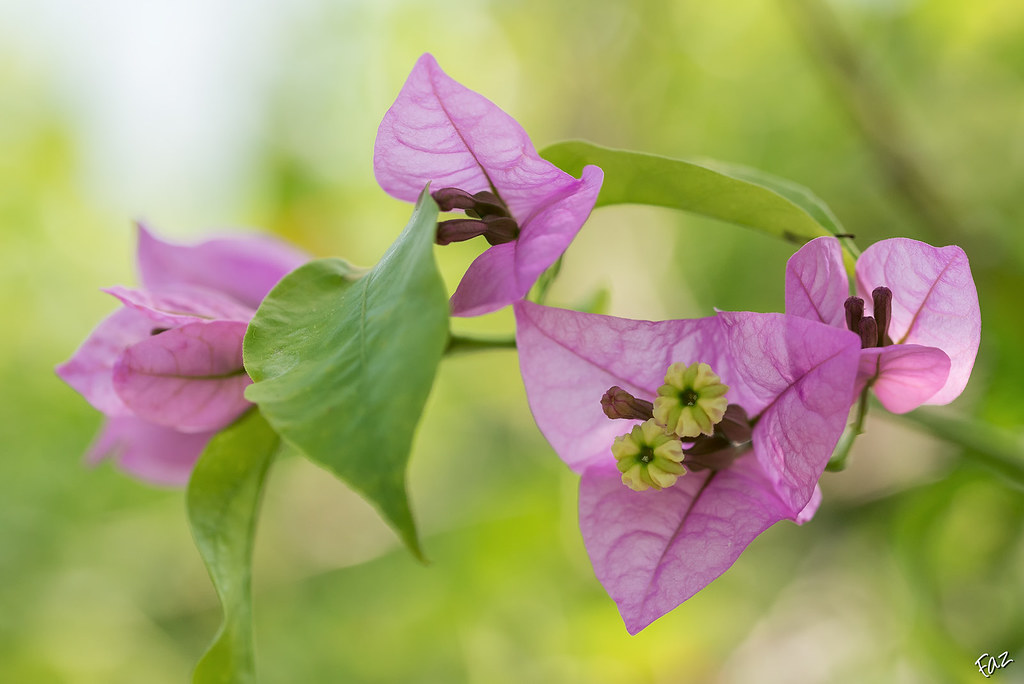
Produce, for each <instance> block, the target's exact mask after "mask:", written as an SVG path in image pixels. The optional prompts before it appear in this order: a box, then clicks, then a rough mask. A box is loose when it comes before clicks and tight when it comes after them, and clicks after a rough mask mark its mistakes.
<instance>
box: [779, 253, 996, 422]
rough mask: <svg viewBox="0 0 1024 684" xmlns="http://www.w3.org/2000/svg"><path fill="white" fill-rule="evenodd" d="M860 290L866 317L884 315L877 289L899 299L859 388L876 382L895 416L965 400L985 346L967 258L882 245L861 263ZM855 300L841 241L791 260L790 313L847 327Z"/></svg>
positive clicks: (865, 354)
mask: <svg viewBox="0 0 1024 684" xmlns="http://www.w3.org/2000/svg"><path fill="white" fill-rule="evenodd" d="M856 286H857V293H856V294H857V296H858V297H860V298H861V299H862V300H863V302H864V307H865V310H864V315H865V316H871V315H873V314H876V313H877V312H875V311H873V305H872V293H873V291H874V290H875V288H878V287H887V288H889V290H891V292H892V305H891V307H892V308H891V321H890V322H889V325H888V337H889V339H890V340H891V342H892V343H891V344H885V345H882V346H876V347H868V348H866V349H864V350H863V351H862V352H861V354H862V359H861V372H860V374H859V377H858V388H857V389H858V390H859V389H862V388H863V387H864V386H865V385H866V384H867V383H868V382H871V383H873V384H872V387H873V389H874V390H875V394H876V395H877V396H878V399H879V400H880V401H881V402H882V404H883V405H884V406H885V407H886V408H887V409H888V410H890V411H892V412H893V413H905V412H906V411H910V410H912V409H914V408H917V407H918V406H920V405H922V404H948V403H949V402H951V401H952V400H953V399H955V398H956V397H958V396H960V393H961V392H963V389H964V387H965V386H966V385H967V380H968V379H969V378H970V375H971V370H972V368H973V367H974V360H975V357H976V356H977V353H978V345H979V344H980V341H981V310H980V308H979V306H978V291H977V289H976V287H975V285H974V279H973V277H972V276H971V268H970V264H969V263H968V261H967V255H966V254H964V251H963V250H962V249H960V248H959V247H956V246H954V245H950V246H948V247H932V246H931V245H928V244H925V243H923V242H918V241H917V240H910V239H907V238H893V239H890V240H882V241H881V242H876V243H875V244H873V245H871V246H870V247H868V248H867V249H866V250H864V253H863V254H862V255H861V257H860V258H859V259H858V260H857V265H856ZM848 295H849V284H848V282H847V278H846V273H845V271H844V270H843V264H842V254H841V248H840V246H839V241H838V240H837V239H836V238H832V237H821V238H816V239H814V240H811V241H810V242H809V243H807V244H806V245H804V246H803V247H801V248H800V250H799V251H797V252H796V254H794V255H793V256H792V257H791V258H790V260H789V263H788V264H787V266H786V313H788V314H793V315H797V316H801V317H804V318H809V319H811V320H816V321H822V322H824V323H827V324H829V325H833V326H838V327H846V321H845V317H844V301H845V300H846V298H847V296H848Z"/></svg>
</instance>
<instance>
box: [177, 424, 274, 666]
mask: <svg viewBox="0 0 1024 684" xmlns="http://www.w3.org/2000/svg"><path fill="white" fill-rule="evenodd" d="M278 444H279V440H278V437H277V435H276V434H275V433H274V431H273V430H272V429H271V428H270V426H269V425H268V424H267V421H265V420H264V419H263V417H262V416H261V415H260V414H259V411H256V410H251V411H249V412H248V413H246V414H245V415H243V416H242V417H241V418H239V419H238V420H237V421H235V423H233V424H232V425H231V426H229V427H228V428H227V429H225V430H224V431H222V432H221V433H219V434H217V435H216V436H214V438H213V439H211V440H210V443H209V444H208V445H207V447H206V449H205V450H204V451H203V454H202V456H200V458H199V462H198V463H196V467H195V469H194V470H193V471H192V478H191V479H190V480H189V484H188V494H187V506H188V519H189V524H190V525H191V527H192V537H193V538H194V539H195V543H196V547H197V548H198V549H199V555H200V556H202V558H203V562H204V563H205V564H206V569H207V570H208V571H209V573H210V578H211V579H212V580H213V586H214V588H215V589H216V590H217V596H219V597H220V602H221V605H222V606H223V608H224V622H223V624H222V625H221V628H220V631H218V632H217V636H216V638H215V639H214V641H213V644H212V645H211V646H210V648H209V649H208V650H207V651H206V653H205V654H204V655H203V657H202V659H201V660H200V661H199V664H198V665H197V666H196V669H195V672H194V673H193V675H192V681H193V682H194V684H222V683H223V684H227V683H229V682H230V683H232V684H237V683H240V682H254V681H256V674H255V666H254V662H253V640H252V589H251V577H252V547H253V537H254V535H255V530H256V516H257V512H258V510H259V504H260V499H261V494H262V492H263V482H264V480H265V479H266V474H267V469H268V468H269V467H270V463H271V461H272V460H273V456H274V452H275V451H277V446H278Z"/></svg>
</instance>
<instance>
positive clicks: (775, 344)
mask: <svg viewBox="0 0 1024 684" xmlns="http://www.w3.org/2000/svg"><path fill="white" fill-rule="evenodd" d="M373 163H374V172H375V175H376V178H377V180H378V182H379V183H380V185H381V187H382V188H383V189H384V190H385V191H386V192H388V193H389V194H390V195H392V196H394V197H396V198H398V199H401V200H405V201H415V200H416V199H417V198H418V197H419V196H420V195H421V193H423V192H424V187H428V188H429V189H430V191H431V196H432V198H433V200H434V201H435V202H436V203H437V205H438V208H439V209H440V210H441V211H443V212H450V213H451V214H452V215H453V216H452V217H449V218H445V219H444V220H442V221H440V222H439V223H438V224H437V227H436V234H435V242H436V243H437V244H439V245H447V244H450V243H452V242H458V241H464V240H471V239H473V238H477V237H482V238H484V240H485V241H486V242H487V243H488V247H487V248H486V249H485V250H484V251H483V253H482V254H480V256H479V257H478V258H477V259H476V260H475V261H474V262H473V263H472V264H471V265H470V267H469V268H468V270H467V271H466V273H465V275H464V277H463V278H462V281H461V282H460V283H459V285H458V287H457V289H456V290H455V292H454V294H453V295H452V297H451V301H450V307H451V313H452V314H453V315H455V316H476V315H480V314H486V313H489V312H493V311H496V310H498V309H500V308H502V307H505V306H507V305H512V306H513V308H514V314H515V320H516V345H517V347H518V350H519V361H520V368H521V372H522V378H523V383H524V385H525V388H526V393H527V398H528V401H529V404H530V409H531V411H532V412H533V415H534V418H535V419H536V422H537V425H538V426H539V428H540V430H541V432H542V433H543V434H544V436H545V437H546V438H547V440H548V441H549V443H550V444H551V446H552V447H553V448H554V450H555V452H557V454H558V455H559V457H561V459H562V460H563V461H564V462H565V463H566V465H568V467H570V468H571V469H572V470H574V471H575V472H577V473H579V475H580V480H581V481H580V494H579V520H580V528H581V531H582V535H583V539H584V542H585V544H586V548H587V552H588V554H589V556H590V559H591V562H592V564H593V567H594V571H595V573H596V575H597V578H598V579H599V581H600V582H601V583H602V585H603V586H604V588H605V589H606V590H607V592H608V594H609V595H610V596H611V597H612V599H613V600H614V601H615V602H616V604H617V605H618V608H619V611H620V613H621V615H622V617H623V620H624V621H625V624H626V628H627V629H628V630H629V631H630V632H631V633H636V632H638V631H640V630H641V629H643V628H645V627H646V626H647V625H649V624H650V623H652V622H653V621H654V620H656V619H658V618H659V617H660V616H662V615H664V614H665V613H667V612H668V611H670V610H672V609H673V608H675V607H676V606H678V605H679V604H680V603H682V602H683V601H685V600H687V599H688V598H689V597H691V596H693V595H694V594H695V593H696V592H697V591H699V590H701V589H702V588H703V587H704V586H706V585H707V584H708V583H709V582H711V581H712V580H714V579H715V578H716V577H718V576H719V575H721V574H722V573H723V572H725V571H726V570H727V569H728V568H729V567H730V566H731V565H732V564H733V563H734V562H735V561H736V559H737V558H738V557H739V555H740V554H741V553H742V551H743V550H744V549H745V548H746V547H747V545H748V544H749V543H750V542H751V541H752V540H753V539H754V538H756V537H757V536H758V535H759V534H761V533H762V532H763V531H765V530H766V529H768V528H769V527H770V526H772V525H774V524H775V523H776V522H779V521H781V520H792V521H794V522H796V523H797V524H803V523H804V522H806V521H808V520H809V519H811V517H812V516H813V515H814V513H815V511H816V510H817V508H818V506H819V504H820V502H821V492H820V489H819V488H818V480H819V478H820V477H821V475H822V473H823V471H824V470H825V467H826V465H827V464H828V463H829V460H830V458H831V457H832V455H833V451H834V449H835V447H836V445H837V443H838V442H839V439H840V436H841V435H842V433H843V431H844V429H845V428H846V427H847V420H848V417H849V413H850V409H851V406H853V405H854V404H855V402H856V401H857V398H858V397H862V398H866V396H867V394H866V393H867V392H868V391H869V390H870V391H874V392H875V394H876V395H877V397H878V399H879V400H880V401H881V403H882V404H883V405H884V406H885V407H886V408H887V409H888V410H890V411H892V412H896V413H902V412H906V411H910V410H912V409H914V408H916V407H918V406H920V405H922V404H946V403H949V402H950V401H952V400H953V399H955V398H956V397H957V396H959V395H960V393H961V392H962V391H963V390H964V387H965V386H966V384H967V381H968V379H969V377H970V374H971V370H972V368H973V365H974V360H975V356H976V355H977V351H978V346H979V340H980V325H981V317H980V310H979V306H978V297H977V292H976V290H975V287H974V281H973V278H972V276H971V271H970V267H969V265H968V262H967V257H966V255H965V254H964V252H963V250H961V249H960V248H958V247H954V246H950V247H942V248H936V247H932V246H930V245H927V244H924V243H921V242H917V241H914V240H908V239H891V240H883V241H881V242H878V243H876V244H874V245H872V246H871V247H869V248H868V249H867V250H866V251H865V252H864V254H863V255H862V256H861V257H860V259H859V260H858V261H857V263H856V266H855V275H856V277H855V292H856V294H854V295H852V296H851V294H850V283H849V281H848V279H847V275H846V272H845V270H844V264H843V259H842V254H841V250H840V244H839V241H838V240H837V239H835V238H831V237H823V238H818V239H815V240H812V241H810V242H809V243H807V244H806V245H804V246H803V247H802V248H801V249H800V250H799V251H797V252H796V253H795V254H794V255H793V257H792V258H791V259H790V260H789V262H788V264H787V267H786V276H785V296H786V312H785V313H749V312H718V313H717V314H716V315H714V316H710V317H706V318H697V319H689V320H669V321H658V322H651V321H637V320H629V319H625V318H616V317H611V316H603V315H597V314H589V313H580V312H576V311H569V310H563V309H556V308H550V307H545V306H541V305H539V304H535V303H531V302H529V301H527V300H526V297H527V295H528V293H529V292H530V290H531V288H532V287H533V285H534V283H535V282H536V281H537V279H538V277H539V276H540V275H541V273H542V272H543V271H545V269H547V268H549V267H550V266H551V265H552V264H554V263H555V262H556V261H557V260H558V259H559V258H560V257H561V255H562V254H563V252H564V251H565V250H566V249H567V248H568V247H569V245H570V243H571V242H572V240H573V239H574V237H575V236H576V234H577V233H578V232H579V230H580V229H581V227H582V226H583V224H584V222H585V221H586V220H587V218H588V217H589V215H590V213H591V211H592V209H593V208H594V206H595V203H596V202H597V199H598V194H599V192H600V191H601V188H602V184H603V182H604V172H603V171H602V170H601V169H600V168H598V167H596V166H586V167H584V168H583V169H582V172H581V176H580V178H575V177H573V176H571V175H570V174H568V173H566V172H564V171H562V170H561V169H559V168H558V167H556V166H554V165H553V164H551V163H549V162H548V161H545V160H544V159H542V158H541V157H540V155H538V153H537V151H536V150H535V148H534V147H533V144H532V143H531V142H530V139H529V137H528V136H527V135H526V133H525V132H524V130H523V129H522V128H521V127H520V126H519V124H518V123H516V121H515V120H513V119H512V118H511V117H510V116H509V115H508V114H506V113H505V112H503V111H502V110H501V109H499V108H498V107H497V106H496V105H495V104H494V103H492V102H491V101H489V100H487V99H486V98H484V97H483V96H482V95H480V94H478V93H475V92H473V91H471V90H469V89H467V88H466V87H464V86H462V85H460V84H459V83H457V82H455V81H454V80H452V79H451V78H450V77H449V76H447V75H446V74H445V73H444V72H443V71H442V70H441V68H440V67H439V66H438V64H437V62H436V61H435V60H434V58H433V57H432V56H430V55H423V56H422V57H421V58H420V59H419V60H418V61H417V63H416V65H415V67H414V69H413V71H412V73H411V74H410V75H409V77H408V79H407V81H406V82H405V84H404V86H403V87H402V89H401V91H400V92H399V94H398V96H397V99H396V100H395V102H394V104H393V105H392V107H391V108H390V109H389V110H388V112H387V113H386V114H385V116H384V118H383V121H382V122H381V125H380V128H379V131H378V135H377V140H376V144H375V147H374V162H373ZM428 204H429V202H428ZM432 210H433V207H431V211H432ZM431 216H433V214H432V215H431ZM429 220H431V221H432V220H433V219H432V218H431V219H429ZM421 225H422V224H421ZM424 227H426V228H428V229H430V228H432V226H424ZM419 235H421V236H422V237H427V236H426V235H424V234H423V233H419ZM420 244H422V246H423V247H429V246H430V245H429V244H428V243H427V242H425V241H424V242H421V243H420ZM306 259H307V257H306V255H304V254H302V253H300V252H298V251H296V250H294V249H292V248H290V247H288V246H286V245H283V244H281V243H279V242H277V241H274V240H270V239H267V238H254V237H248V238H239V237H236V238H226V239H220V240H211V241H208V242H204V243H201V244H198V245H193V246H178V245H172V244H169V243H165V242H162V241H161V240H158V239H157V238H155V237H154V236H153V235H151V234H150V233H149V232H148V231H147V230H146V229H145V228H143V227H141V226H140V229H139V250H138V261H139V272H140V277H141V281H142V287H141V288H140V289H129V288H124V287H113V288H110V289H108V290H106V291H107V292H109V293H110V294H112V295H113V296H115V297H116V298H117V299H118V300H120V302H121V303H122V304H123V307H122V308H121V309H120V310H118V311H116V312H115V313H114V314H112V315H111V316H109V317H108V318H107V319H106V320H104V321H103V322H102V323H101V324H100V325H99V326H98V327H97V328H96V330H94V331H93V333H92V334H91V335H90V336H89V338H88V339H87V340H86V341H85V343H84V344H83V345H82V346H81V348H80V349H79V350H78V351H77V352H76V353H75V354H74V356H73V357H72V358H71V359H70V360H69V361H67V362H66V363H64V364H62V365H61V366H59V367H58V369H57V372H58V374H59V376H60V377H61V378H62V379H63V380H64V381H65V382H67V383H68V384H69V385H71V386H72V387H73V388H74V389H76V390H77V391H79V392H80V393H81V394H82V395H83V396H84V397H85V398H86V399H87V400H88V401H89V402H90V403H91V404H92V405H93V406H95V407H96V408H97V409H99V410H100V411H102V412H103V413H104V414H105V415H106V417H107V420H106V424H105V426H104V428H103V431H102V433H101V434H100V436H99V438H98V439H97V441H96V443H95V444H94V445H93V446H92V447H91V449H90V451H89V459H90V460H96V459H99V458H103V457H113V458H116V459H117V461H118V463H119V464H120V466H121V467H122V468H123V469H124V470H126V471H128V472H130V473H132V474H134V475H136V476H138V477H141V478H143V479H146V480H150V481H154V482H159V483H169V484H179V483H183V482H184V481H185V480H186V479H187V478H188V475H189V473H190V471H191V468H192V465H193V464H194V463H195V460H196V459H197V457H198V456H199V454H200V452H201V451H202V449H203V447H204V445H205V444H206V442H207V441H208V440H209V439H210V437H211V436H212V435H213V434H214V433H216V432H217V431H218V430H220V429H222V428H224V427H225V426H227V425H228V424H230V423H231V422H232V421H234V420H235V419H236V418H237V417H238V416H239V415H241V414H242V413H243V412H245V411H246V410H247V409H248V408H249V404H248V402H247V401H246V400H245V398H244V395H243V390H244V389H245V387H246V386H247V385H248V384H249V383H250V382H251V380H250V379H249V377H248V375H247V374H246V372H245V369H244V367H243V365H242V352H241V348H242V340H243V336H244V334H245V330H246V327H247V325H248V322H249V321H250V320H251V318H252V317H253V315H254V313H255V311H256V308H257V307H258V306H259V305H260V302H261V301H262V300H263V298H264V297H265V296H266V295H267V293H268V292H269V291H270V289H271V288H272V287H273V286H274V285H275V284H276V283H277V282H278V281H279V280H280V279H281V278H282V277H283V276H284V275H285V274H286V273H288V272H289V271H291V270H292V269H294V268H295V267H297V266H299V265H300V264H302V263H303V262H304V261H306ZM437 304H438V305H442V304H443V301H441V302H437ZM396 318H397V317H396ZM439 337H440V334H439ZM438 348H440V346H439V347H438ZM385 365H387V366H389V367H390V366H392V365H393V363H388V364H385ZM317 370H318V372H319V368H318V369H317ZM257 377H259V376H258V375H257ZM335 379H336V378H335ZM304 387H305V386H303V388H304ZM250 395H252V393H251V392H250ZM335 441H337V440H335ZM403 464H404V461H403ZM406 512H407V511H406Z"/></svg>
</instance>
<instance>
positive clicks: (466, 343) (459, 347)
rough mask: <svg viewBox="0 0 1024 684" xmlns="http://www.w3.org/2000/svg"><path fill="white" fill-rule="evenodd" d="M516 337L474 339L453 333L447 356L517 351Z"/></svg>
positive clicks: (446, 350) (445, 353)
mask: <svg viewBox="0 0 1024 684" xmlns="http://www.w3.org/2000/svg"><path fill="white" fill-rule="evenodd" d="M515 348H516V338H515V337H473V336H471V335H456V334H455V333H451V334H449V336H448V346H447V347H445V350H444V355H445V356H454V355H456V354H466V353H469V352H477V351H490V350H494V349H515Z"/></svg>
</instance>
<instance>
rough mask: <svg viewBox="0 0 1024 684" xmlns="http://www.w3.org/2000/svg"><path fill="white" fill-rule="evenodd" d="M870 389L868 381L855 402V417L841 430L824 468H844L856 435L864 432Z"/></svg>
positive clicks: (836, 470)
mask: <svg viewBox="0 0 1024 684" xmlns="http://www.w3.org/2000/svg"><path fill="white" fill-rule="evenodd" d="M870 390H871V383H868V386H867V387H865V388H864V391H863V392H861V393H860V400H859V401H858V402H857V418H856V419H855V420H854V421H853V423H852V424H850V425H847V426H846V429H845V430H843V434H842V435H841V436H840V437H839V443H838V444H836V448H835V450H834V451H833V452H832V458H830V459H829V461H828V465H826V466H825V470H827V471H829V472H833V473H836V472H839V471H840V470H844V469H845V468H846V461H847V459H848V458H849V456H850V448H851V447H852V446H853V442H854V441H855V440H856V439H857V435H859V434H861V433H862V432H864V418H865V417H866V416H867V414H868V392H869V391H870Z"/></svg>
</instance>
